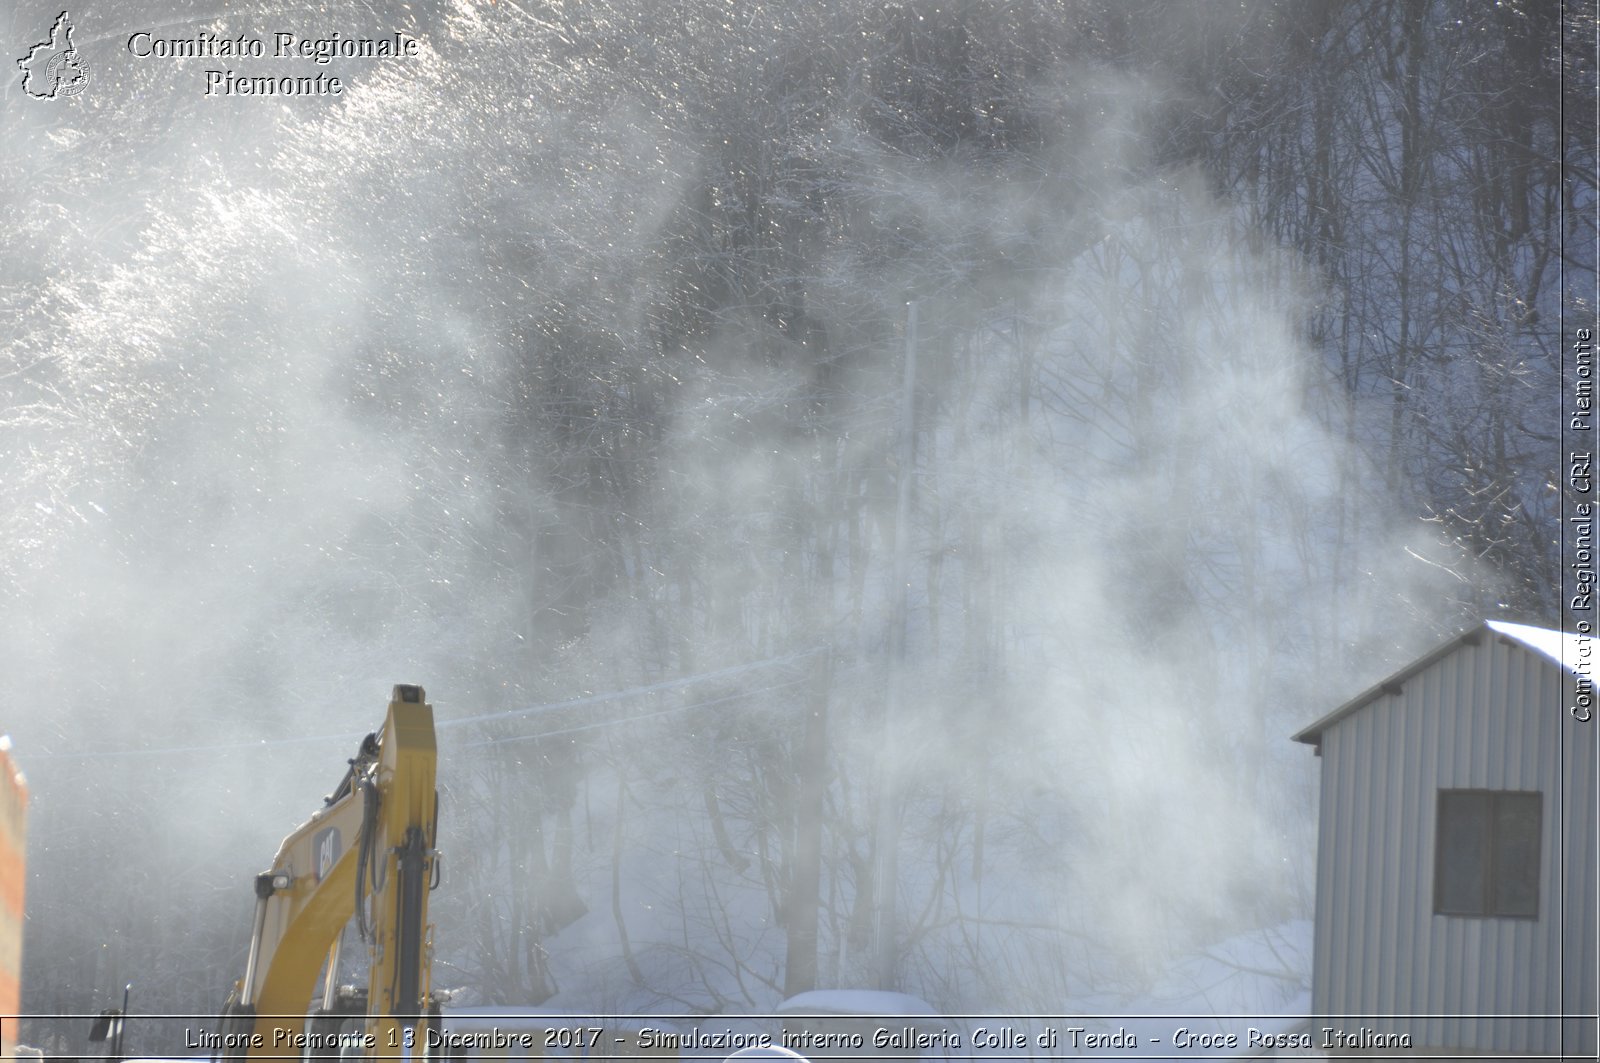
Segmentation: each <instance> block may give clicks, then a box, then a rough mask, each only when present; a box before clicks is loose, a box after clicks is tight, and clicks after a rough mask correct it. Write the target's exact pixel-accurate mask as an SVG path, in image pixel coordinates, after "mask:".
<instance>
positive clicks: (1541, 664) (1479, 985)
mask: <svg viewBox="0 0 1600 1063" xmlns="http://www.w3.org/2000/svg"><path fill="white" fill-rule="evenodd" d="M1571 688H1572V680H1571V678H1570V677H1569V676H1567V675H1566V673H1565V672H1563V671H1562V670H1561V669H1559V668H1557V667H1555V666H1553V665H1552V664H1550V663H1549V662H1548V661H1546V660H1545V659H1544V658H1542V657H1539V656H1537V655H1535V654H1533V653H1531V652H1529V651H1528V650H1527V649H1525V648H1524V647H1522V646H1520V645H1517V644H1515V643H1511V642H1508V641H1507V640H1504V639H1502V638H1501V637H1499V636H1496V635H1492V634H1490V633H1489V632H1484V633H1483V635H1482V636H1481V638H1480V639H1479V640H1478V642H1477V644H1476V645H1463V646H1462V647H1461V648H1460V650H1459V651H1457V652H1455V653H1452V654H1449V655H1447V656H1445V657H1444V658H1442V659H1441V660H1439V661H1436V662H1434V663H1433V664H1432V665H1430V666H1429V667H1427V668H1424V669H1423V670H1422V671H1420V672H1418V673H1417V674H1416V675H1413V676H1412V677H1410V678H1409V679H1408V680H1407V681H1406V682H1405V684H1404V686H1403V688H1402V690H1401V692H1400V693H1399V694H1386V695H1383V696H1381V697H1379V698H1378V699H1377V700H1376V701H1374V702H1372V703H1371V704H1369V705H1367V706H1366V707H1365V708H1363V709H1360V710H1358V711H1356V712H1354V713H1353V714H1351V715H1349V716H1346V717H1345V718H1344V719H1342V720H1339V721H1338V722H1336V723H1333V724H1332V725H1330V726H1329V727H1328V728H1327V729H1326V730H1325V731H1324V732H1323V734H1322V798H1321V811H1320V817H1321V822H1320V831H1319V845H1318V856H1317V918H1316V952H1315V956H1316V959H1315V969H1314V971H1313V996H1312V999H1313V1009H1314V1010H1315V1011H1316V1012H1317V1014H1318V1015H1321V1016H1338V1015H1342V1014H1348V1015H1353V1016H1357V1017H1358V1018H1351V1019H1337V1018H1327V1019H1324V1020H1319V1022H1318V1023H1317V1026H1318V1027H1319V1033H1320V1027H1321V1026H1325V1025H1331V1026H1335V1027H1341V1026H1342V1027H1344V1028H1346V1029H1354V1028H1356V1027H1359V1026H1366V1027H1367V1028H1369V1029H1374V1030H1378V1031H1390V1032H1395V1033H1400V1032H1409V1033H1410V1034H1411V1037H1412V1044H1413V1046H1414V1047H1415V1048H1419V1049H1420V1048H1422V1047H1424V1046H1431V1047H1435V1048H1458V1049H1468V1050H1476V1051H1479V1052H1486V1051H1492V1052H1500V1053H1540V1054H1546V1053H1555V1052H1559V1051H1561V1050H1562V1045H1561V1038H1562V1027H1561V1023H1560V1022H1559V1021H1557V1020H1556V1019H1553V1018H1552V1019H1546V1020H1543V1021H1539V1020H1529V1019H1491V1018H1469V1017H1466V1016H1473V1015H1494V1014H1512V1015H1523V1016H1526V1015H1556V1014H1561V1013H1566V1014H1571V1013H1573V1012H1577V1013H1580V1014H1581V1013H1592V1012H1593V1011H1594V1009H1595V999H1596V985H1595V962H1596V961H1595V945H1594V943H1595V940H1596V925H1595V903H1596V901H1595V896H1596V895H1595V876H1594V867H1595V856H1596V840H1595V838H1596V831H1597V824H1596V821H1595V800H1596V798H1595V793H1596V791H1595V785H1596V774H1595V772H1596V765H1595V756H1594V742H1595V738H1594V735H1595V732H1594V730H1593V728H1595V727H1596V726H1600V724H1597V723H1590V724H1580V723H1577V722H1576V721H1574V720H1572V719H1571V717H1570V715H1569V714H1568V707H1569V706H1570V704H1571V702H1570V697H1571ZM1563 772H1564V774H1565V778H1566V783H1567V792H1566V794H1562V793H1561V792H1560V791H1561V786H1560V780H1561V779H1562V777H1563ZM1441 789H1490V790H1538V791H1540V792H1542V793H1543V794H1544V808H1543V820H1542V831H1543V836H1542V838H1541V839H1540V847H1539V848H1540V860H1541V863H1542V867H1541V869H1540V876H1539V888H1540V900H1539V917H1538V918H1537V919H1506V918H1488V919H1479V918H1460V917H1449V916H1440V915H1434V914H1433V897H1434V893H1433V862H1434V828H1435V819H1436V809H1437V802H1438V792H1439V791H1440V790H1441ZM1563 867H1564V868H1565V871H1563ZM1563 880H1564V881H1565V885H1566V888H1565V890H1563V889H1562V883H1563ZM1563 895H1565V905H1564V906H1563ZM1563 915H1564V917H1565V918H1564V919H1563ZM1563 967H1565V970H1563ZM1563 1005H1564V1007H1563ZM1408 1014H1409V1015H1423V1014H1432V1015H1447V1016H1462V1017H1461V1018H1442V1019H1441V1018H1428V1019H1413V1020H1403V1019H1394V1018H1381V1016H1398V1015H1408ZM1362 1017H1364V1018H1362ZM1566 1035H1567V1037H1568V1040H1567V1043H1566V1045H1565V1050H1566V1051H1567V1052H1571V1053H1579V1052H1581V1053H1584V1054H1589V1055H1592V1054H1593V1053H1594V1051H1595V1042H1594V1024H1593V1023H1576V1022H1569V1023H1568V1024H1567V1030H1566ZM1580 1036H1582V1037H1583V1043H1581V1044H1580V1043H1577V1040H1576V1039H1577V1038H1579V1037H1580Z"/></svg>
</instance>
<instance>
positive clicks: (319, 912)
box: [220, 686, 439, 1060]
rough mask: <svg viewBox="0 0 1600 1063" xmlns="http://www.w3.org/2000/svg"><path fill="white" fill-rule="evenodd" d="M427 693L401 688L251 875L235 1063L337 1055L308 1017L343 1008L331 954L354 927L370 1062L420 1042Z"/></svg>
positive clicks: (428, 776)
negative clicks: (364, 968)
mask: <svg viewBox="0 0 1600 1063" xmlns="http://www.w3.org/2000/svg"><path fill="white" fill-rule="evenodd" d="M425 697H426V695H425V694H424V692H423V690H422V688H421V687H414V686H397V687H395V688H394V696H393V700H391V701H390V702H389V711H388V715H387V716H386V718H385V719H384V724H383V730H381V731H379V732H377V733H376V734H372V735H368V736H367V738H366V739H365V740H364V741H363V742H362V744H361V749H360V751H359V752H358V753H357V754H356V756H355V757H354V758H353V759H352V760H351V761H350V770H349V771H348V772H346V774H345V777H344V779H343V781H342V782H341V783H340V784H339V787H338V789H337V790H335V791H334V793H333V794H332V795H330V796H329V797H328V799H327V801H326V804H325V806H324V807H323V808H322V809H321V810H320V811H318V812H317V813H316V814H315V815H313V816H312V817H311V820H310V821H309V822H307V823H305V824H304V825H302V826H301V827H300V828H299V829H298V830H296V831H295V832H294V833H293V834H290V835H289V836H288V837H287V838H285V839H284V841H283V845H282V846H281V847H280V848H279V850H278V855H277V857H276V858H275V859H274V860H273V862H272V868H271V870H269V871H265V872H263V873H261V874H260V875H257V876H256V880H255V889H256V910H255V921H254V925H253V926H252V929H251V936H250V951H249V955H248V958H247V959H246V961H245V973H244V977H243V978H242V979H241V980H240V981H239V983H238V985H237V986H236V987H235V989H234V993H233V995H232V996H231V997H230V998H229V1001H228V1005H227V1007H226V1009H225V1011H224V1013H223V1022H222V1030H221V1033H222V1037H221V1038H220V1040H221V1041H222V1042H223V1043H222V1045H221V1046H220V1047H221V1048H222V1050H223V1052H224V1053H225V1054H226V1057H227V1058H228V1059H230V1060H256V1059H283V1058H299V1057H300V1056H301V1055H302V1054H304V1053H306V1052H308V1051H309V1052H310V1054H312V1055H315V1056H327V1055H336V1054H337V1049H335V1048H333V1047H332V1046H330V1045H328V1044H325V1043H318V1040H317V1039H318V1038H320V1037H326V1036H328V1035H329V1033H330V1031H331V1029H333V1028H336V1026H337V1023H336V1022H335V1023H333V1024H329V1023H326V1022H325V1023H318V1024H314V1030H313V1032H312V1033H311V1034H307V1033H306V1031H305V1027H306V1016H307V1013H308V1010H309V1009H310V1008H311V1005H312V997H313V994H314V993H315V992H316V988H317V987H316V983H317V975H318V973H319V972H322V971H325V972H326V976H325V983H324V987H323V990H322V993H321V997H320V1000H319V1003H320V1005H321V1007H320V1011H321V1012H322V1013H324V1014H327V1013H330V1012H336V1011H338V1010H339V1007H338V1003H339V1002H338V1001H337V1000H336V996H337V993H336V989H337V986H336V982H337V978H338V967H339V943H340V939H341V937H342V935H343V933H344V929H345V927H346V926H348V925H349V923H350V921H351V919H355V920H356V921H357V924H358V925H359V927H360V929H361V936H362V938H363V939H364V940H365V941H366V942H367V945H368V949H369V961H370V962H369V966H368V973H369V981H368V985H367V992H366V1028H365V1031H364V1033H365V1035H366V1036H365V1037H364V1038H363V1043H364V1045H365V1052H366V1055H367V1056H368V1057H369V1058H374V1059H397V1058H401V1057H404V1056H410V1055H411V1054H412V1052H411V1051H410V1050H409V1049H410V1047H411V1046H412V1045H416V1046H418V1050H417V1052H416V1054H417V1055H418V1056H420V1055H421V1051H420V1046H421V1045H423V1044H424V1043H426V1040H425V1039H426V1017H425V1016H426V1013H427V1011H428V1010H429V1004H430V1003H431V995H430V994H431V988H430V986H429V983H428V968H429V962H430V959H431V951H432V944H431V942H430V941H429V927H428V893H429V891H430V890H431V889H432V887H433V886H434V885H435V884H436V876H437V871H438V867H439V858H438V852H437V850H436V849H435V847H434V845H435V840H436V839H435V830H436V825H437V820H438V795H437V791H436V790H435V788H434V773H435V767H436V762H437V748H436V746H435V743H434V731H433V708H432V706H430V705H428V704H427V702H426V700H425Z"/></svg>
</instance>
